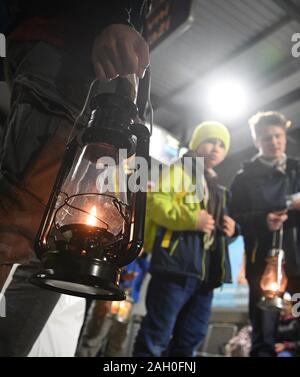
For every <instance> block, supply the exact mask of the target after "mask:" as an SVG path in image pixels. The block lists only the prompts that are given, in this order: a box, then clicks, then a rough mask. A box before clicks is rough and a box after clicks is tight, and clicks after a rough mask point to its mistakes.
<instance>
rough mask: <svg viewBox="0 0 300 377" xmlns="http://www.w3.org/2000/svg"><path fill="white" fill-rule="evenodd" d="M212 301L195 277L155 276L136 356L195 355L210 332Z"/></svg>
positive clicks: (148, 293) (147, 298) (206, 290)
mask: <svg viewBox="0 0 300 377" xmlns="http://www.w3.org/2000/svg"><path fill="white" fill-rule="evenodd" d="M212 298H213V291H212V290H208V289H204V288H203V287H202V284H201V282H200V281H199V280H198V279H197V278H195V277H179V276H174V275H165V276H161V275H153V276H152V279H151V280H150V283H149V286H148V291H147V296H146V308H147V314H146V316H145V318H144V319H143V322H142V325H141V328H140V331H139V333H138V335H137V339H136V343H135V347H134V352H133V356H140V357H142V356H154V357H159V356H161V355H162V354H163V352H167V356H180V357H185V356H194V351H195V349H196V348H197V346H199V344H200V343H201V342H202V341H203V340H204V338H205V336H206V333H207V327H208V320H209V317H210V313H211V304H212Z"/></svg>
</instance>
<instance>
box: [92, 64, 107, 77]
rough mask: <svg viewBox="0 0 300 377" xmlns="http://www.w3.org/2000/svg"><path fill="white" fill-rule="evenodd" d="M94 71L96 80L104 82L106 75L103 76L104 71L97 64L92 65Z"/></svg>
mask: <svg viewBox="0 0 300 377" xmlns="http://www.w3.org/2000/svg"><path fill="white" fill-rule="evenodd" d="M94 71H95V74H96V77H97V79H99V80H101V81H103V80H106V75H105V72H104V69H103V67H102V65H101V64H100V63H99V62H96V63H95V64H94Z"/></svg>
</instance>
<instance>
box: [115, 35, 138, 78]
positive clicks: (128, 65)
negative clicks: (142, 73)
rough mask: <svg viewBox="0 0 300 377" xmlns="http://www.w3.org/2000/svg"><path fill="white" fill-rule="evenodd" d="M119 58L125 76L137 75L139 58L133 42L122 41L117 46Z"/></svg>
mask: <svg viewBox="0 0 300 377" xmlns="http://www.w3.org/2000/svg"><path fill="white" fill-rule="evenodd" d="M117 48H118V56H119V57H120V61H121V62H122V72H123V76H126V75H129V74H132V73H137V71H138V57H137V54H136V52H135V50H134V47H133V44H132V42H131V41H129V42H126V41H122V42H119V43H118V44H117Z"/></svg>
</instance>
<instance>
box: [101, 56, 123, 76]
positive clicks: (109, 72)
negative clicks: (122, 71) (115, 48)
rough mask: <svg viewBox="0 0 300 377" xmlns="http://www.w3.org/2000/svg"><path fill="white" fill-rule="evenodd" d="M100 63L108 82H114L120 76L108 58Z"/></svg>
mask: <svg viewBox="0 0 300 377" xmlns="http://www.w3.org/2000/svg"><path fill="white" fill-rule="evenodd" d="M100 62H101V65H102V68H103V69H104V72H105V76H106V79H107V80H113V79H115V78H116V77H118V76H119V75H118V73H117V71H116V69H115V67H114V66H113V64H112V62H111V61H110V60H109V58H108V57H107V56H105V58H102V59H101V61H100Z"/></svg>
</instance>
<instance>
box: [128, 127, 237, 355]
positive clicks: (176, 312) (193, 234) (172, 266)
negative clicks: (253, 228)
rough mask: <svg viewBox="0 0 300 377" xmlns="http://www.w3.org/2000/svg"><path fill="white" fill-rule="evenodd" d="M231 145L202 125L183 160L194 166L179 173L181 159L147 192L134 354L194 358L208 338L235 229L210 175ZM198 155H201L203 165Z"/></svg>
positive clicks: (220, 132) (222, 131) (223, 134)
mask: <svg viewBox="0 0 300 377" xmlns="http://www.w3.org/2000/svg"><path fill="white" fill-rule="evenodd" d="M229 144H230V135H229V132H228V130H227V128H226V127H225V126H224V125H223V124H221V123H218V122H203V123H201V124H200V125H199V126H198V127H196V129H195V130H194V133H193V135H192V138H191V141H190V144H189V151H188V153H187V154H186V155H185V156H184V158H185V157H190V161H192V164H191V166H192V168H191V169H185V167H186V166H188V165H186V164H185V163H183V161H184V158H183V160H182V161H180V162H179V163H176V164H174V165H172V166H171V168H170V169H169V171H168V172H167V173H166V174H163V175H162V176H163V177H162V178H161V179H160V180H159V182H158V187H157V190H156V192H151V193H148V200H147V218H146V228H145V243H144V247H145V250H146V251H152V260H151V266H150V272H151V275H152V278H151V281H150V283H149V286H148V290H147V296H146V308H147V314H146V316H145V318H144V319H143V322H142V325H141V328H140V331H139V333H138V336H137V339H136V343H135V349H134V356H161V355H162V354H164V355H165V354H166V353H165V352H166V350H167V355H168V356H193V354H194V352H195V349H196V348H197V347H198V345H199V344H200V343H201V341H202V340H203V339H204V337H205V335H206V332H207V326H208V320H209V316H210V311H211V304H212V298H213V289H214V288H215V287H218V286H220V285H221V284H222V283H224V282H226V283H228V282H231V271H230V262H229V257H228V247H227V246H228V242H229V239H230V238H232V237H234V236H235V235H236V234H237V231H236V225H235V222H234V220H233V219H231V218H230V217H229V216H228V215H227V202H228V192H227V190H226V189H225V188H223V187H221V186H219V185H218V184H217V182H216V178H217V175H216V173H215V172H214V170H213V168H214V167H215V166H217V165H218V164H220V163H221V162H222V161H223V160H224V158H225V156H226V154H227V152H228V150H229ZM196 157H204V166H203V162H202V159H197V158H196ZM199 160H200V161H199ZM201 162H202V166H201ZM203 167H204V169H203ZM201 168H202V169H201ZM201 170H202V172H203V170H204V174H199V172H200V171H201Z"/></svg>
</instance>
